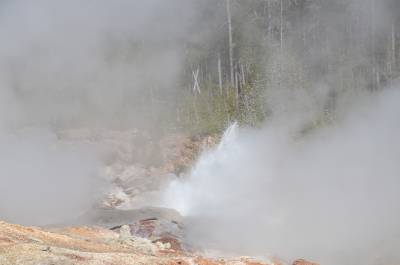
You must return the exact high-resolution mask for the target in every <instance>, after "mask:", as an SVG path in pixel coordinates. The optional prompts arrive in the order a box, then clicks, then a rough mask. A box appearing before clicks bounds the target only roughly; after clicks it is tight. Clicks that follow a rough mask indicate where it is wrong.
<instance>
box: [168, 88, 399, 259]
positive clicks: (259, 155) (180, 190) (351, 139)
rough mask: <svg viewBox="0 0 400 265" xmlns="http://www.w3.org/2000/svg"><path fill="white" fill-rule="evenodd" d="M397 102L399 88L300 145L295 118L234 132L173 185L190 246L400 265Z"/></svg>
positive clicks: (171, 196) (173, 203) (171, 198)
mask: <svg viewBox="0 0 400 265" xmlns="http://www.w3.org/2000/svg"><path fill="white" fill-rule="evenodd" d="M399 101H400V92H399V91H398V90H395V89H391V90H387V91H386V92H384V93H383V94H381V95H379V96H376V97H374V98H369V99H364V100H360V102H359V103H358V104H357V106H356V107H354V109H353V111H352V112H351V114H350V115H347V117H346V118H344V119H343V120H341V121H340V122H337V123H336V124H334V125H331V126H329V127H327V128H325V129H320V130H316V131H314V132H313V133H310V134H308V135H307V136H305V137H300V138H298V137H293V130H292V129H293V126H290V123H291V122H290V119H289V118H288V116H287V115H284V120H280V118H279V116H277V117H275V118H274V120H272V121H270V122H269V123H268V125H266V126H265V127H264V128H263V129H262V130H258V131H254V130H246V129H240V130H238V131H236V134H237V135H236V136H235V135H234V134H235V130H233V132H230V133H228V134H227V135H225V137H224V139H223V143H222V144H221V146H219V147H218V148H217V149H215V150H213V151H211V152H207V153H205V154H203V155H202V156H201V158H200V159H199V161H198V163H197V165H196V166H195V167H194V169H193V171H192V172H191V174H190V176H189V177H188V178H187V179H185V180H182V181H177V182H174V183H172V184H171V185H170V187H169V189H168V190H167V191H166V192H165V197H164V199H165V201H166V204H167V206H170V207H172V208H175V209H177V210H179V211H180V212H182V213H183V214H184V215H186V216H187V217H188V218H189V219H190V220H191V221H190V225H188V229H189V238H190V239H191V240H192V242H193V243H195V244H198V245H200V246H202V247H204V248H206V249H212V248H214V249H220V250H224V251H230V252H236V253H240V254H243V253H244V254H250V255H272V256H277V257H281V258H285V259H294V258H299V257H305V258H309V259H314V260H316V261H319V262H321V264H332V265H337V264H394V263H396V262H399V261H400V255H399V252H398V249H399V247H400V227H399V219H400V203H399V201H400V192H399V189H398V187H399V185H400V160H399V157H400V141H399V139H398V135H399V133H400V116H399V115H398V114H399V113H400V107H399V104H398V102H399ZM294 117H295V118H294V123H297V122H298V119H297V118H299V116H298V115H294ZM288 124H289V125H288ZM231 130H232V129H231Z"/></svg>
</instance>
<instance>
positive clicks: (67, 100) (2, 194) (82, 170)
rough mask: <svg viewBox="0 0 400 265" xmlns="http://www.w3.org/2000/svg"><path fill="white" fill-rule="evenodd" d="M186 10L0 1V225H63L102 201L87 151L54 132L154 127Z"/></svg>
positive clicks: (169, 86)
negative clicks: (64, 141) (57, 223)
mask: <svg viewBox="0 0 400 265" xmlns="http://www.w3.org/2000/svg"><path fill="white" fill-rule="evenodd" d="M188 6H189V4H187V1H178V0H177V1H174V2H173V3H172V2H168V3H167V2H166V1H161V0H150V1H127V0H117V1H108V0H99V1H90V0H88V1H80V0H72V1H71V0H68V1H65V0H55V1H54V0H38V1H29V0H16V1H14V0H12V1H8V0H3V1H0V42H1V47H0V183H1V185H0V219H6V220H7V221H12V222H19V223H25V224H48V223H54V222H63V221H66V220H72V219H74V218H75V217H76V215H79V214H81V213H82V212H83V211H85V210H86V209H87V208H88V207H90V206H91V205H92V204H94V203H96V201H97V199H98V197H99V196H101V195H102V194H104V191H103V185H102V184H99V179H101V178H100V177H99V173H98V170H99V168H100V163H99V161H97V155H96V150H93V149H91V148H90V147H88V146H85V145H80V144H78V143H74V144H73V145H72V144H66V143H62V142H61V141H59V139H57V137H56V135H57V131H58V130H60V129H61V130H62V129H63V128H76V127H78V128H80V127H85V128H88V127H89V128H98V127H100V128H107V127H113V128H114V127H117V128H121V127H129V128H132V127H136V128H137V127H140V128H143V127H145V128H147V127H152V126H153V125H157V126H158V123H159V122H158V120H157V119H161V118H162V116H161V114H163V113H167V112H168V110H170V108H168V106H169V105H171V104H173V101H172V100H170V98H174V91H175V84H176V82H177V81H176V80H177V76H178V74H179V73H180V70H181V69H180V66H181V60H182V58H181V55H180V54H179V52H178V51H179V50H180V47H179V45H178V44H179V43H176V40H177V39H179V36H182V35H183V34H185V31H186V26H187V25H190V23H188V19H192V18H193V16H192V14H191V10H192V9H190V8H188ZM178 7H179V8H184V9H185V10H186V12H181V14H180V15H176V10H177V8H178ZM150 97H153V98H152V102H155V103H154V104H152V105H151V109H150V107H149V106H150V104H149V102H150V99H149V98H150ZM159 99H162V100H164V101H161V100H159ZM150 110H151V111H150ZM159 116H160V117H159ZM157 117H159V118H157ZM160 126H162V125H160Z"/></svg>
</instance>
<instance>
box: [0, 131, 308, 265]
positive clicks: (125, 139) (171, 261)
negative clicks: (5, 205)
mask: <svg viewBox="0 0 400 265" xmlns="http://www.w3.org/2000/svg"><path fill="white" fill-rule="evenodd" d="M58 137H59V139H60V141H67V142H79V143H83V142H84V143H88V144H91V145H94V146H95V147H96V148H98V149H99V150H101V153H102V156H101V159H102V160H103V164H104V168H103V169H102V172H103V173H104V175H105V177H106V178H107V179H108V181H109V182H110V183H111V189H110V191H109V192H108V194H107V195H106V196H105V197H104V199H103V201H102V202H101V203H100V204H99V205H98V207H96V208H94V209H92V210H90V211H88V212H87V213H86V214H84V215H82V216H80V217H78V218H77V219H76V220H73V221H71V223H73V224H74V226H72V227H71V226H70V227H65V226H63V227H60V226H49V227H45V228H44V227H42V228H38V227H24V226H20V225H15V224H9V223H6V222H1V221H0V265H134V264H143V265H146V264H149V265H151V264H160V265H161V264H165V265H263V264H264V265H266V264H268V265H273V264H285V263H284V262H280V261H279V260H278V259H274V258H271V259H269V260H264V261H263V262H261V261H256V260H253V259H251V258H247V257H240V258H219V257H218V258H215V257H214V258H210V257H203V255H201V254H199V252H198V251H196V249H194V248H193V247H191V246H190V245H188V244H187V243H186V242H185V222H184V219H183V218H182V217H181V216H180V215H179V213H177V212H176V211H174V210H170V209H163V208H154V207H153V208H149V207H141V203H142V202H141V200H140V198H143V194H148V193H152V192H155V191H157V190H159V189H160V188H161V187H162V186H163V185H165V184H166V183H168V182H169V181H170V180H171V179H174V178H179V177H182V175H183V174H184V173H185V172H186V171H187V170H188V169H189V168H190V166H191V165H192V163H193V162H194V161H195V159H196V157H197V156H198V155H199V153H200V152H201V151H202V150H203V149H207V148H210V147H212V146H214V145H216V144H217V141H218V137H217V136H203V137H201V136H198V137H188V136H185V135H182V134H175V135H170V136H168V137H154V136H153V137H152V136H150V135H149V134H146V133H143V132H139V131H135V130H129V131H110V130H87V129H81V130H68V131H62V132H59V133H58ZM293 264H294V265H316V264H313V263H309V262H307V261H305V260H298V261H295V262H294V263H293Z"/></svg>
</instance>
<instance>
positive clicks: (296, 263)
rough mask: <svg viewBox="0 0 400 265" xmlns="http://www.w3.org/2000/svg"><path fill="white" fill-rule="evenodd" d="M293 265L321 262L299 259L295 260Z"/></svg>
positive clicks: (310, 264) (312, 264) (311, 264)
mask: <svg viewBox="0 0 400 265" xmlns="http://www.w3.org/2000/svg"><path fill="white" fill-rule="evenodd" d="M293 265H319V264H318V263H314V262H310V261H307V260H305V259H298V260H296V261H295V262H293Z"/></svg>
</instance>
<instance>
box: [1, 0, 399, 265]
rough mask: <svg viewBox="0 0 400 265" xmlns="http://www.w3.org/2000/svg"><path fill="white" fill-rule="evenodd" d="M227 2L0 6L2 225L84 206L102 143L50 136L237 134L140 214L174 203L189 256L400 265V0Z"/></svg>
mask: <svg viewBox="0 0 400 265" xmlns="http://www.w3.org/2000/svg"><path fill="white" fill-rule="evenodd" d="M196 2H197V3H196ZM366 2H368V4H365V3H366ZM226 3H228V1H216V0H215V1H214V0H208V1H201V3H200V1H194V0H193V1H187V0H173V1H163V0H149V1H134V0H133V1H132V0H131V1H129V0H114V1H109V0H97V1H90V0H88V1H80V0H69V1H65V0H38V1H34V2H33V1H28V0H14V1H12V0H3V1H0V41H1V42H0V43H1V45H0V182H1V186H0V218H1V219H4V220H6V221H9V222H16V223H22V224H27V225H46V224H55V223H63V222H67V221H68V220H71V219H74V217H77V216H80V215H82V214H84V213H85V212H86V211H87V210H88V209H90V208H93V207H95V206H98V204H99V202H100V201H101V199H102V197H103V196H104V194H105V193H106V192H107V189H108V188H109V184H110V183H107V181H106V180H105V179H104V176H103V173H102V172H101V169H103V167H104V166H105V165H104V161H103V160H102V158H101V156H102V155H104V150H98V147H97V146H95V145H93V144H90V143H85V142H84V141H81V142H80V141H79V140H78V141H65V140H64V139H61V138H60V135H63V134H62V133H60V132H63V130H69V129H78V130H77V134H78V137H77V139H79V129H93V130H96V129H105V130H130V129H135V130H139V131H140V132H141V133H142V134H143V135H147V134H149V135H151V137H148V138H147V137H146V138H143V139H150V140H148V141H153V142H157V137H160V135H161V134H168V133H171V132H172V131H173V132H176V131H180V130H182V131H184V129H183V128H184V127H185V126H186V127H189V128H185V129H186V131H185V132H187V131H189V132H192V133H193V135H191V136H199V135H211V136H214V135H215V134H218V133H221V131H220V130H221V128H223V127H226V125H227V124H234V125H232V126H231V127H230V128H229V129H228V130H227V131H226V133H225V135H224V136H223V137H222V140H221V143H220V144H219V145H218V146H217V147H215V148H214V149H212V150H206V151H204V152H203V153H202V154H201V155H200V157H199V158H198V160H197V162H196V163H195V164H194V166H193V168H192V169H191V170H189V172H188V173H187V174H186V175H185V176H183V177H182V178H175V176H172V179H174V181H172V182H171V183H170V184H169V185H167V188H165V189H164V188H163V189H162V190H160V192H159V193H157V192H155V193H156V194H155V195H154V194H153V193H152V194H151V195H152V196H154V197H156V198H155V199H154V198H153V197H152V198H151V199H150V198H147V197H146V195H144V196H143V198H144V199H142V201H144V202H143V205H150V206H154V205H156V206H163V207H168V208H173V209H176V210H178V211H179V212H180V213H181V214H182V215H184V216H185V219H186V220H187V225H186V227H187V232H188V235H187V239H188V240H189V241H190V243H191V244H192V245H194V246H195V247H198V248H200V249H203V250H204V251H209V250H219V251H221V252H222V253H224V254H226V253H233V254H237V255H255V256H263V257H266V258H272V257H278V258H279V259H282V258H283V259H284V261H287V263H288V262H289V260H293V259H296V258H299V257H304V258H307V259H312V260H315V261H317V262H321V264H327V265H338V264H343V265H347V264H348V265H350V264H361V263H364V264H371V265H372V264H373V265H380V264H387V263H398V262H400V255H399V254H398V252H399V251H398V249H399V248H400V228H399V226H398V223H399V217H400V204H399V203H398V202H399V200H400V193H399V192H398V190H397V187H398V186H399V184H400V179H399V176H400V166H399V165H400V161H399V157H400V141H399V140H398V139H397V137H398V135H399V133H400V117H399V115H398V113H400V106H399V104H398V102H399V101H400V93H399V91H400V85H399V84H398V83H399V82H396V78H398V77H399V76H400V48H399V47H400V46H399V43H400V41H399V36H398V35H399V34H398V30H397V28H398V27H397V26H398V24H399V21H400V20H399V16H398V10H399V9H398V8H399V5H398V4H397V2H396V1H391V0H386V1H375V0H370V1H361V0H351V1H346V0H342V1H315V2H313V1H301V0H299V1H274V0H271V1H239V0H237V1H234V0H232V1H231V2H230V3H231V4H232V5H231V6H230V7H227V6H226ZM229 8H230V9H231V11H232V12H231V13H232V14H229V20H228V14H227V13H226V12H227V9H229ZM230 9H229V10H230ZM230 16H232V20H231V18H230ZM228 21H229V22H228ZM229 24H232V25H230V26H232V28H233V29H232V28H230V29H229V34H230V35H231V36H230V38H233V42H232V40H230V41H229V38H228V25H229ZM230 31H233V32H230ZM196 73H197V75H196ZM232 75H234V76H232ZM196 83H197V85H198V87H197V86H196ZM196 87H197V90H196ZM235 120H238V122H235ZM256 127H258V128H257V129H256ZM128 134H129V131H128ZM65 135H67V133H66V134H65ZM127 139H129V138H127ZM140 139H142V138H140ZM140 139H139V141H141V140H140ZM129 144H130V145H135V144H136V143H133V142H132V143H129ZM140 144H141V145H139V144H138V146H140V147H136V146H135V147H134V148H138V149H139V148H144V147H143V146H144V145H143V144H142V143H140ZM155 146H157V148H158V147H159V146H158V145H155ZM136 153H137V154H138V156H140V155H141V152H140V150H139V151H138V152H136ZM154 153H158V150H156V151H155V152H154ZM106 156H107V154H106V155H104V157H106ZM143 159H144V158H143ZM132 160H134V159H133V158H132ZM148 160H149V161H151V160H157V159H155V158H154V159H151V158H149V159H148ZM117 162H118V161H117ZM128 162H129V163H132V164H134V163H135V162H136V161H130V160H129V161H128ZM128 162H127V163H128ZM146 162H148V161H146ZM122 164H123V163H121V171H123V170H124V168H123V166H127V167H129V166H132V165H131V164H127V165H125V164H124V165H122ZM149 164H150V162H149ZM132 168H134V165H133V166H132ZM128 177H129V176H128ZM134 183H136V182H134ZM128 188H136V187H128ZM142 201H141V202H142ZM134 206H135V205H134ZM136 206H138V205H136ZM140 206H142V205H140Z"/></svg>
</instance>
